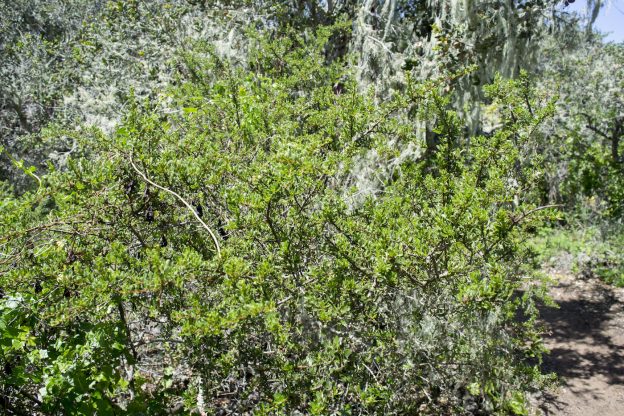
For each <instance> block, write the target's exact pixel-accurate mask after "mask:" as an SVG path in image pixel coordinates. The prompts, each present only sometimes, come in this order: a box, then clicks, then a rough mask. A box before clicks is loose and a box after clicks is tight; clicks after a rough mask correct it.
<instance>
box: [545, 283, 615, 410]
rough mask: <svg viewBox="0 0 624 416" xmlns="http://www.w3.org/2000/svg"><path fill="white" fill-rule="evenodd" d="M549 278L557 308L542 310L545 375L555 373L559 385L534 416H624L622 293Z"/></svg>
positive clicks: (602, 284)
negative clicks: (538, 415) (548, 352)
mask: <svg viewBox="0 0 624 416" xmlns="http://www.w3.org/2000/svg"><path fill="white" fill-rule="evenodd" d="M550 275H551V276H552V277H553V279H554V283H553V285H552V287H551V289H550V293H551V296H552V297H553V299H554V300H555V302H556V303H557V304H558V305H559V309H555V308H549V307H543V308H542V311H541V313H542V320H543V323H544V325H545V327H546V333H545V334H544V338H545V343H546V347H547V348H548V349H549V350H550V354H548V355H546V356H545V357H544V371H545V372H554V373H556V374H557V375H558V376H559V386H558V388H556V389H553V390H551V391H549V392H546V393H545V394H543V395H542V396H541V397H540V398H539V399H538V400H537V403H536V406H537V409H539V410H538V412H537V414H540V412H541V414H543V415H564V416H592V415H599V416H616V415H617V416H622V415H624V288H615V287H612V286H609V285H606V284H604V283H603V282H601V281H600V280H598V279H597V278H582V277H578V276H573V275H572V274H571V273H562V272H557V271H554V272H551V273H550Z"/></svg>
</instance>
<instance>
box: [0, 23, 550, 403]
mask: <svg viewBox="0 0 624 416" xmlns="http://www.w3.org/2000/svg"><path fill="white" fill-rule="evenodd" d="M331 33H332V32H331V31H330V30H326V29H322V30H320V31H319V33H318V34H317V35H316V36H312V35H309V34H308V35H306V36H298V37H297V36H292V35H291V36H284V37H282V38H280V39H278V40H276V41H272V42H267V41H261V42H259V43H258V44H259V45H260V46H259V48H258V49H257V50H255V51H253V52H252V53H251V54H250V56H251V58H250V62H249V63H248V66H247V69H245V70H243V69H240V68H235V67H232V66H229V65H227V64H226V63H224V62H223V61H221V60H219V59H218V58H216V57H214V54H211V53H210V50H207V49H205V48H202V47H201V46H197V47H196V48H195V53H194V54H192V55H189V56H187V57H186V58H185V59H184V61H183V62H184V63H185V64H186V65H188V67H187V68H186V70H184V71H183V72H182V73H180V74H179V85H178V87H176V88H175V89H173V90H172V91H171V92H170V94H169V95H168V98H167V100H168V101H167V102H166V103H165V104H163V103H153V102H149V101H140V100H135V101H134V102H133V103H132V105H130V109H129V111H128V114H127V115H126V117H125V121H124V122H123V123H122V124H121V125H120V126H119V128H117V129H116V132H115V133H114V134H113V135H112V136H107V135H104V134H102V133H97V132H93V133H92V134H91V135H90V136H89V137H88V140H85V143H83V148H84V147H85V146H87V147H88V149H89V154H90V156H89V158H85V157H80V156H79V155H78V154H76V155H75V156H74V157H73V158H72V159H70V160H69V163H68V167H67V169H66V170H63V171H52V172H50V173H48V174H46V175H45V176H44V177H42V178H41V179H42V184H41V186H40V188H39V189H38V190H37V191H36V192H31V193H26V194H24V195H23V196H20V197H18V198H16V197H13V196H11V195H10V194H9V193H8V191H7V190H6V189H3V199H2V205H1V209H0V218H1V221H0V234H1V235H2V236H3V237H2V258H1V259H0V285H1V286H0V287H1V290H2V299H1V300H0V331H1V333H2V337H1V339H0V361H1V364H2V366H3V371H4V376H3V378H2V379H1V381H0V385H1V386H2V387H1V388H2V394H3V397H4V406H5V408H6V409H9V411H11V412H13V413H18V412H19V410H20V409H29V412H30V413H42V414H67V415H72V414H75V415H78V414H96V413H97V414H166V413H168V412H175V411H180V412H184V411H187V412H189V411H192V410H193V411H199V413H201V414H204V413H206V414H208V413H209V414H223V412H229V413H236V414H241V413H245V412H253V413H254V414H291V413H295V412H303V413H306V414H338V413H341V414H380V413H384V414H406V413H422V414H425V413H432V414H441V413H454V414H461V413H468V412H471V411H477V410H478V409H481V410H483V411H490V412H497V413H500V414H504V413H516V414H524V412H525V405H524V396H523V393H524V392H525V391H526V389H528V388H530V387H531V386H532V385H534V384H535V383H537V382H539V381H540V376H539V371H538V370H537V367H535V365H536V364H537V363H538V362H539V360H537V361H536V360H535V358H536V357H537V358H539V355H540V353H541V351H542V347H541V343H540V339H539V336H538V332H537V330H536V328H535V308H534V305H533V303H534V292H533V291H532V289H531V287H530V285H523V284H522V278H523V277H524V276H526V273H528V272H529V271H528V270H527V268H526V267H525V266H524V265H525V264H526V259H527V256H528V250H527V248H526V246H525V244H524V240H525V239H526V229H527V227H530V226H534V225H535V222H536V221H539V220H540V218H541V217H542V216H543V215H545V213H547V212H548V210H544V209H541V208H536V207H534V206H530V205H528V202H527V201H525V200H524V198H523V197H522V190H521V189H519V188H518V183H521V184H523V186H530V183H531V182H530V181H531V180H532V178H533V177H534V175H529V174H528V173H527V172H528V171H531V170H534V169H535V166H530V164H527V163H522V164H519V163H517V162H518V160H520V159H521V158H522V157H523V155H522V154H521V152H522V147H519V146H517V141H518V140H520V141H527V140H531V137H532V136H531V135H532V131H534V128H533V127H534V126H535V124H536V123H538V122H539V121H540V120H541V118H542V117H543V115H544V114H545V111H547V109H540V110H539V111H538V112H537V114H533V113H529V112H528V111H522V110H521V109H522V105H523V104H521V102H520V100H516V99H514V97H515V96H516V95H514V93H513V90H514V88H516V87H517V86H515V85H514V84H513V83H512V84H508V83H505V82H503V81H501V80H498V81H497V84H496V85H495V86H494V87H492V90H491V97H492V100H493V101H494V102H495V104H496V103H498V105H499V106H500V108H501V109H504V110H509V108H510V107H509V106H515V107H516V108H517V109H518V112H519V114H522V117H519V118H514V119H512V118H510V117H509V116H508V114H507V113H505V112H503V113H502V114H501V119H502V120H503V121H504V123H503V126H502V127H501V128H500V129H499V130H497V131H496V132H495V133H493V134H492V135H491V136H490V137H472V138H470V140H468V138H464V139H463V140H462V143H464V142H465V143H468V144H467V145H466V146H461V147H459V146H457V145H456V144H457V143H458V139H459V138H458V137H456V135H459V134H460V132H461V131H462V129H461V126H462V121H461V120H460V119H459V118H458V116H457V115H456V114H455V113H454V112H452V111H450V110H448V108H449V105H448V102H449V99H448V97H447V96H445V95H444V94H443V92H442V91H443V90H444V87H445V84H444V80H436V81H428V82H426V83H424V84H417V83H414V82H411V83H410V84H409V87H408V88H407V89H406V91H405V92H404V93H403V94H401V95H397V96H395V97H394V98H393V99H391V100H389V101H388V102H385V103H373V102H372V99H371V98H370V96H369V95H368V94H366V93H359V92H358V91H357V88H356V86H355V85H354V83H353V82H352V81H350V77H349V74H348V73H345V71H344V70H343V69H342V68H343V67H342V65H341V62H334V63H333V64H331V65H326V62H325V61H324V58H323V51H324V48H325V45H326V42H327V39H328V38H329V37H330V35H331ZM184 74H189V75H188V77H186V76H185V75H184ZM339 83H340V88H337V87H336V86H337V85H338V84H339ZM163 107H167V108H166V109H165V110H162V108H163ZM408 110H411V111H408ZM408 114H409V116H408ZM423 120H426V121H428V122H429V123H431V125H433V126H434V130H435V132H436V134H437V136H438V137H439V141H438V143H437V145H436V148H435V149H433V151H430V152H420V153H419V152H412V153H405V152H404V151H402V150H401V149H403V150H404V149H422V148H423V147H424V146H425V143H424V140H422V138H421V137H420V135H419V134H417V133H416V129H415V128H414V125H415V123H416V121H423ZM85 134H86V133H85ZM419 155H420V156H419ZM423 155H426V156H423ZM373 156H374V157H375V158H377V160H382V161H384V163H383V164H381V165H380V167H379V168H375V167H374V166H373V167H371V169H372V171H371V172H369V173H367V174H369V175H371V176H372V177H375V178H377V180H376V181H374V182H372V183H374V184H375V186H373V187H372V188H367V189H363V188H361V187H358V183H359V182H358V181H357V176H358V175H362V174H363V173H362V171H361V170H360V169H359V167H360V166H361V162H362V160H367V159H370V158H371V157H373ZM425 157H426V159H425ZM519 169H520V170H521V171H522V172H520V171H519ZM519 174H521V175H520V176H519ZM362 194H363V195H364V197H362ZM514 201H515V202H514ZM521 288H522V289H525V292H524V293H521V292H519V289H521ZM519 293H520V294H519ZM520 315H522V316H524V317H523V318H522V319H520V318H518V316H520ZM176 409H177V410H176Z"/></svg>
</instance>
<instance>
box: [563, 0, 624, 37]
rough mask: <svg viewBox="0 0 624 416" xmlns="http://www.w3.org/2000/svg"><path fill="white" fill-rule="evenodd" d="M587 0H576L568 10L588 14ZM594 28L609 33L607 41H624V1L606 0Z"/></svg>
mask: <svg viewBox="0 0 624 416" xmlns="http://www.w3.org/2000/svg"><path fill="white" fill-rule="evenodd" d="M586 7H587V0H576V1H575V2H574V3H573V4H571V5H570V6H568V7H567V8H568V9H569V10H571V11H578V12H580V13H586V11H585V9H586ZM594 28H595V29H597V30H599V31H600V32H603V33H609V35H608V36H607V37H606V38H605V41H607V42H608V41H614V42H623V41H624V0H606V1H605V6H604V7H603V8H602V10H601V11H600V15H599V16H598V18H597V19H596V22H595V23H594Z"/></svg>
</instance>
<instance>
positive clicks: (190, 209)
mask: <svg viewBox="0 0 624 416" xmlns="http://www.w3.org/2000/svg"><path fill="white" fill-rule="evenodd" d="M130 164H131V165H132V167H133V168H134V170H135V171H136V172H137V173H138V174H139V175H140V176H141V177H142V178H143V180H145V182H147V183H149V184H150V185H152V186H155V187H156V188H158V189H160V190H162V191H165V192H168V193H170V194H171V195H173V196H175V197H176V198H178V199H179V200H180V202H182V203H183V204H184V206H186V208H188V210H189V211H191V212H192V213H193V215H194V216H195V218H196V219H197V221H199V223H200V224H201V225H202V226H203V227H204V228H205V229H206V231H208V233H209V234H210V237H212V241H213V242H214V245H215V248H216V250H217V256H218V257H221V248H220V247H219V240H217V237H216V235H215V233H214V232H212V230H211V229H210V227H208V225H206V223H205V222H204V221H202V219H201V218H200V216H199V214H197V211H195V209H194V208H193V206H192V205H191V204H189V203H188V202H187V201H186V200H185V199H184V198H182V197H181V196H180V195H179V194H178V193H176V192H174V191H172V190H171V189H168V188H165V187H164V186H160V185H158V184H157V183H155V182H153V181H152V180H150V179H149V178H148V177H147V176H146V175H145V174H144V173H143V172H141V171H140V170H139V168H137V167H136V165H135V164H134V161H133V160H132V156H130Z"/></svg>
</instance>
